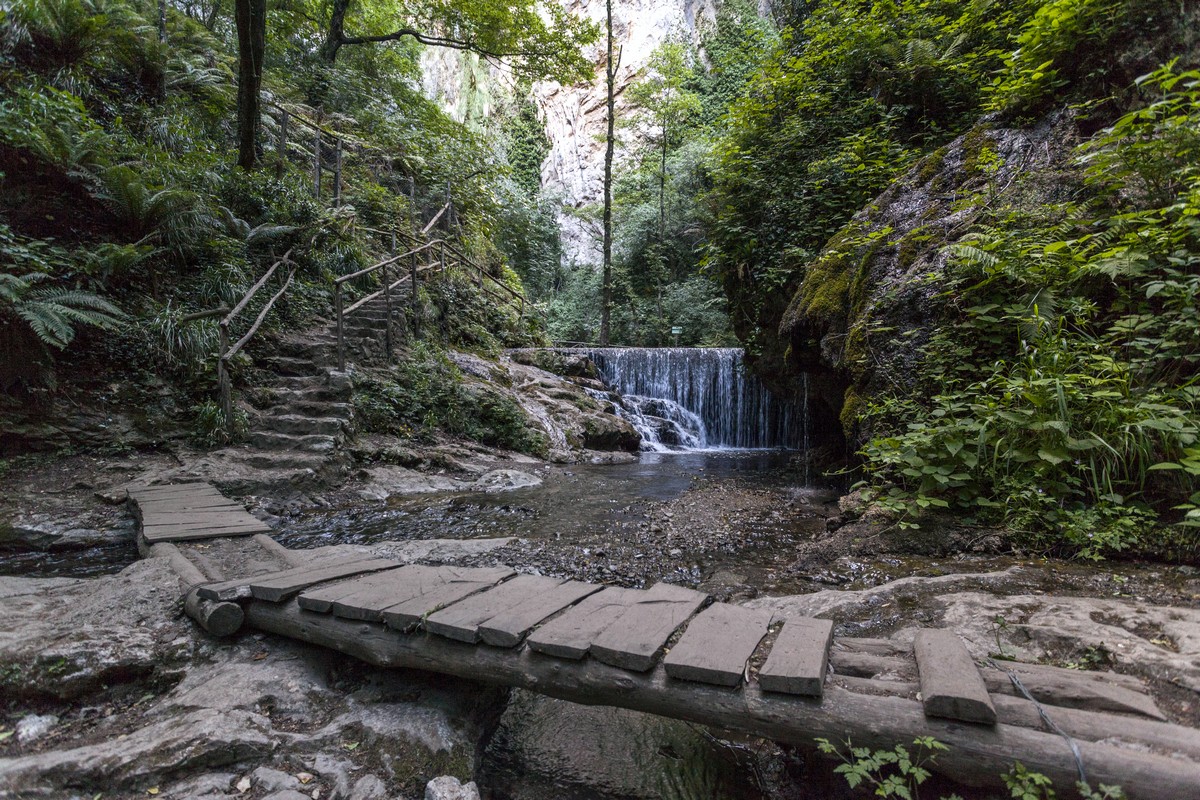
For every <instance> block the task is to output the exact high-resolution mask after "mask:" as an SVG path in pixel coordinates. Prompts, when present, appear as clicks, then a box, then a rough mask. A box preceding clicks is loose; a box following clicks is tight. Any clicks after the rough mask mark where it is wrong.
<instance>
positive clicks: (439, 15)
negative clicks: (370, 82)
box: [321, 0, 599, 83]
mask: <svg viewBox="0 0 1200 800" xmlns="http://www.w3.org/2000/svg"><path fill="white" fill-rule="evenodd" d="M348 18H351V21H352V22H354V23H355V25H356V26H357V27H358V28H359V30H360V31H361V32H360V33H358V34H356V35H350V34H347V33H346V22H347V19H348ZM598 37H599V31H598V30H597V28H596V26H595V25H594V24H593V23H591V22H588V21H584V20H581V19H579V18H578V17H575V16H574V15H572V14H570V13H568V12H567V11H565V10H564V9H563V8H562V6H561V5H559V4H557V3H554V2H551V1H550V0H518V1H517V2H507V3H505V2H500V1H499V0H389V1H388V2H383V3H370V4H362V8H361V10H359V9H358V8H357V7H356V6H355V3H354V0H332V4H331V6H330V10H329V23H328V26H327V27H326V29H325V40H324V42H323V43H322V45H321V55H322V56H323V57H324V58H325V59H326V60H327V61H330V62H332V61H335V60H336V59H337V56H338V53H339V52H340V51H341V49H342V48H343V47H346V46H348V45H363V44H376V43H381V42H395V41H399V40H401V39H405V38H410V39H413V40H415V41H418V42H420V43H422V44H425V45H429V46H432V47H449V48H452V49H455V50H466V51H470V52H473V53H478V54H479V55H481V56H484V57H485V58H492V59H499V60H512V61H514V62H515V66H516V68H517V69H518V70H519V71H520V72H522V73H524V74H526V75H528V76H530V77H533V78H554V79H557V80H559V81H562V82H564V83H566V82H570V81H573V80H578V79H580V78H584V77H588V76H590V75H591V74H592V65H591V63H590V62H589V61H588V60H587V59H585V58H584V57H583V53H582V48H583V47H585V46H586V45H589V44H592V43H593V42H595V41H596V39H597V38H598Z"/></svg>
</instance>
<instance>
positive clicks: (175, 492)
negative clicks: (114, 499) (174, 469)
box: [128, 483, 227, 502]
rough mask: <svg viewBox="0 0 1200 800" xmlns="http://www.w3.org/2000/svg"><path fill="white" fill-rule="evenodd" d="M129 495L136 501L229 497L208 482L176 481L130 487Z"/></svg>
mask: <svg viewBox="0 0 1200 800" xmlns="http://www.w3.org/2000/svg"><path fill="white" fill-rule="evenodd" d="M128 491H129V496H130V497H132V498H133V499H134V500H135V501H137V502H141V501H143V500H155V501H161V500H167V499H175V498H180V497H220V498H222V499H227V498H225V496H224V495H223V494H221V493H220V492H218V491H217V490H216V488H214V487H213V486H212V485H210V484H207V483H176V484H172V485H170V486H148V487H145V488H140V489H130V490H128Z"/></svg>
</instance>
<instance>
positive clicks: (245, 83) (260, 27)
mask: <svg viewBox="0 0 1200 800" xmlns="http://www.w3.org/2000/svg"><path fill="white" fill-rule="evenodd" d="M234 16H235V17H236V21H237V36H238V166H239V167H241V168H242V169H254V167H255V166H257V165H258V125H259V116H260V114H261V108H260V102H259V89H260V87H261V86H262V69H263V55H264V53H265V51H266V49H267V0H237V4H236V7H235V15H234Z"/></svg>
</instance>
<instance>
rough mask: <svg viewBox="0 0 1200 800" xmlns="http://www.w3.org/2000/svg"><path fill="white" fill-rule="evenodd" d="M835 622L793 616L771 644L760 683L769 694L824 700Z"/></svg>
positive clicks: (759, 672)
mask: <svg viewBox="0 0 1200 800" xmlns="http://www.w3.org/2000/svg"><path fill="white" fill-rule="evenodd" d="M832 641H833V622H832V621H830V620H827V619H811V618H809V617H791V618H789V619H788V620H787V621H786V622H784V623H783V629H782V630H780V631H779V636H777V637H776V638H775V643H774V644H773V645H771V653H770V655H768V656H767V660H766V662H765V663H764V664H763V665H762V669H760V670H759V671H758V684H759V686H761V687H762V688H763V689H765V690H766V691H768V692H783V693H786V694H802V695H807V696H809V697H820V696H821V695H822V694H823V693H824V691H825V673H826V671H827V669H828V665H829V645H830V642H832Z"/></svg>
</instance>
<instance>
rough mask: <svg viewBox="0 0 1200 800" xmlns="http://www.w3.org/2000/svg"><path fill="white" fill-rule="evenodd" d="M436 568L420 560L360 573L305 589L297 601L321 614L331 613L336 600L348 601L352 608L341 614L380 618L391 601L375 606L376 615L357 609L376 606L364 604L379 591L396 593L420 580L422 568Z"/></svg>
mask: <svg viewBox="0 0 1200 800" xmlns="http://www.w3.org/2000/svg"><path fill="white" fill-rule="evenodd" d="M436 569H437V567H422V566H418V565H416V564H408V565H406V566H403V567H400V568H399V569H393V570H388V571H387V572H376V573H372V574H370V575H356V576H355V577H353V578H348V579H346V580H342V581H337V582H336V583H330V584H326V585H324V586H317V587H314V588H311V589H305V590H304V591H303V592H301V593H300V596H299V597H297V598H296V603H297V604H298V605H299V606H300V607H301V608H303V609H304V610H305V611H312V612H314V613H318V614H328V613H331V612H332V611H333V606H334V604H335V603H345V604H347V605H348V609H346V608H343V609H342V611H343V613H341V614H339V616H343V617H346V618H347V619H364V620H368V619H370V620H375V621H378V620H379V611H380V610H382V609H383V608H384V607H386V606H387V605H388V604H389V603H387V602H384V603H383V605H382V606H378V607H377V608H375V612H374V616H373V617H371V616H358V615H357V614H356V612H358V611H360V610H364V611H365V610H368V609H370V608H373V606H372V605H370V604H368V605H366V606H363V605H362V604H363V601H364V600H366V599H368V598H371V597H374V596H375V595H382V596H383V597H389V598H390V597H395V596H396V595H397V594H398V593H399V592H400V591H401V589H402V587H403V586H405V585H406V584H410V583H412V582H413V581H414V580H417V579H418V578H417V576H418V575H419V574H420V573H421V572H422V571H428V572H433V571H434V570H436ZM391 602H395V601H394V600H393V601H391Z"/></svg>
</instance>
